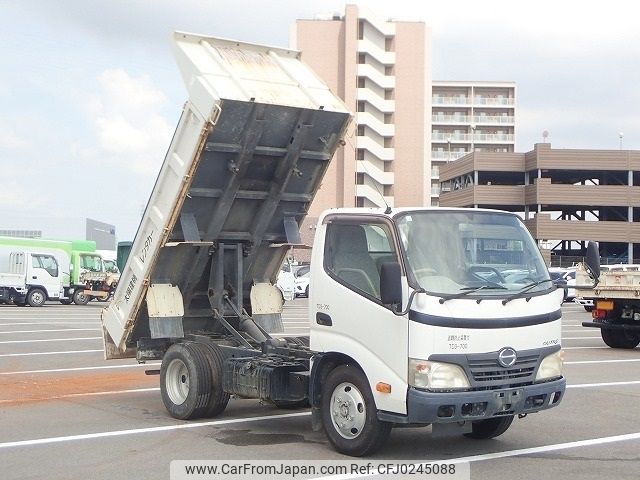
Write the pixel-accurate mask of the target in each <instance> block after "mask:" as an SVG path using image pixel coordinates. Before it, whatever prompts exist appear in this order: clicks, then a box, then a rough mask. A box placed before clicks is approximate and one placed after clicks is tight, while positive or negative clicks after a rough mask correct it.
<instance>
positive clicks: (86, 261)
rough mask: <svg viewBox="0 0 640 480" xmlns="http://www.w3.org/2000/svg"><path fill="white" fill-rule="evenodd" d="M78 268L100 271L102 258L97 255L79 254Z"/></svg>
mask: <svg viewBox="0 0 640 480" xmlns="http://www.w3.org/2000/svg"><path fill="white" fill-rule="evenodd" d="M80 268H84V269H86V270H90V271H92V272H101V271H102V258H101V257H100V256H98V255H80Z"/></svg>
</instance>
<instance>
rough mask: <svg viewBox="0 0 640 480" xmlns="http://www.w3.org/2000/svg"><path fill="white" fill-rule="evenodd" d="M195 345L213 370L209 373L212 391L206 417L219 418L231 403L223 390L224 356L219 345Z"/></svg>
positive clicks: (205, 413)
mask: <svg viewBox="0 0 640 480" xmlns="http://www.w3.org/2000/svg"><path fill="white" fill-rule="evenodd" d="M193 345H194V347H197V348H199V349H200V350H201V351H202V352H203V354H204V356H205V357H206V359H207V361H208V362H209V367H210V369H211V370H210V372H209V375H210V377H211V391H210V395H209V402H208V403H207V406H206V410H205V412H204V416H205V417H208V418H211V417H217V416H218V415H220V414H221V413H222V412H223V411H224V409H225V408H227V404H228V403H229V394H228V393H226V392H225V391H224V389H223V378H224V377H223V375H224V373H223V366H224V354H223V353H222V350H220V347H218V346H217V345H213V344H209V343H194V344H193Z"/></svg>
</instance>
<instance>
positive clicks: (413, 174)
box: [291, 5, 431, 229]
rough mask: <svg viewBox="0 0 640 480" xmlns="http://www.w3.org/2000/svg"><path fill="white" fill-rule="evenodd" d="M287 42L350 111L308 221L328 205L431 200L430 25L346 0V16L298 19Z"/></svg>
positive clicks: (399, 203) (426, 202) (374, 204)
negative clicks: (391, 17) (351, 120)
mask: <svg viewBox="0 0 640 480" xmlns="http://www.w3.org/2000/svg"><path fill="white" fill-rule="evenodd" d="M291 44H292V47H293V48H295V49H297V50H300V51H302V59H303V60H304V61H305V62H306V63H307V64H309V65H310V66H311V67H312V68H313V69H314V70H315V71H316V73H317V74H318V75H319V76H320V77H321V78H322V79H323V80H324V81H325V82H326V83H327V84H328V85H329V87H330V88H331V89H332V90H333V91H334V92H336V93H337V94H338V95H339V96H340V97H341V98H342V99H343V100H344V102H345V104H346V105H347V107H348V108H349V109H350V110H352V111H353V112H355V115H356V119H355V120H356V124H355V125H354V126H353V129H352V131H351V132H349V134H348V135H347V138H346V145H345V146H344V147H343V148H341V149H340V150H339V151H338V152H337V154H336V157H335V158H334V161H333V162H332V165H331V166H330V168H329V170H328V172H327V174H326V176H325V179H324V181H323V183H322V186H321V188H320V190H319V191H318V194H317V195H316V199H315V201H314V203H313V204H312V206H311V209H310V212H309V218H308V220H307V222H306V225H307V226H306V227H305V226H303V229H305V228H309V227H308V224H309V223H312V222H314V219H315V217H317V216H318V215H319V214H320V212H322V211H323V210H324V209H326V208H331V207H353V206H362V207H384V206H385V205H389V206H392V207H393V206H396V207H399V206H408V205H428V204H429V203H430V199H431V187H430V181H429V178H430V175H429V161H430V160H429V156H428V153H427V152H428V149H429V145H430V141H431V139H430V128H429V115H430V114H431V101H430V98H431V97H430V95H429V92H430V89H431V77H430V71H431V52H430V30H429V29H428V28H427V27H426V26H425V24H424V23H423V22H409V21H407V22H404V21H391V20H386V19H381V18H378V17H377V16H376V15H374V14H373V13H371V12H369V11H367V10H366V9H365V8H363V7H360V6H356V5H347V6H346V7H345V13H344V15H331V16H324V17H323V16H320V17H317V18H315V19H313V20H298V21H297V23H296V25H295V28H294V31H293V32H292V39H291Z"/></svg>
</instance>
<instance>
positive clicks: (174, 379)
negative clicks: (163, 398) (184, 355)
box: [165, 358, 189, 405]
mask: <svg viewBox="0 0 640 480" xmlns="http://www.w3.org/2000/svg"><path fill="white" fill-rule="evenodd" d="M165 383H166V387H167V394H168V395H169V398H170V399H171V401H172V402H173V403H174V404H176V405H181V404H183V403H184V402H185V401H186V399H187V396H188V394H189V370H188V369H187V366H186V365H185V364H184V362H183V361H182V360H180V359H178V358H174V359H173V360H172V361H171V363H169V366H168V367H167V373H166V377H165Z"/></svg>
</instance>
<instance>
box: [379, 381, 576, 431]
mask: <svg viewBox="0 0 640 480" xmlns="http://www.w3.org/2000/svg"><path fill="white" fill-rule="evenodd" d="M566 385H567V382H566V380H565V379H564V377H563V378H560V379H558V380H552V381H549V382H545V383H536V384H533V385H526V386H522V387H514V388H503V389H497V390H481V391H466V392H448V393H438V392H427V391H424V390H418V389H415V388H412V387H409V390H408V392H407V415H402V416H400V415H394V414H386V413H385V412H380V413H379V415H378V416H379V418H380V419H381V420H385V421H392V422H394V423H405V424H428V423H451V422H464V421H476V420H484V419H487V418H491V417H496V416H506V415H518V414H524V413H534V412H538V411H540V410H546V409H548V408H552V407H555V406H556V405H558V404H559V403H560V401H561V400H562V397H563V396H564V392H565V389H566Z"/></svg>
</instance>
